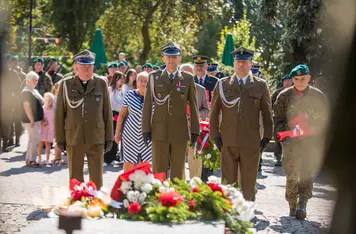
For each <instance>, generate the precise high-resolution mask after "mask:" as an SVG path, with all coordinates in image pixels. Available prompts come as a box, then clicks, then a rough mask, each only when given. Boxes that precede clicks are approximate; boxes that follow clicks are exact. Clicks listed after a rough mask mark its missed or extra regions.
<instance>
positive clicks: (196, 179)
mask: <svg viewBox="0 0 356 234" xmlns="http://www.w3.org/2000/svg"><path fill="white" fill-rule="evenodd" d="M201 183H202V181H201V179H200V178H199V177H193V178H192V179H191V180H190V181H189V185H190V187H191V188H195V187H198V184H201Z"/></svg>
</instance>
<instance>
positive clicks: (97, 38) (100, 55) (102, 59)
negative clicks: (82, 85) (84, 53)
mask: <svg viewBox="0 0 356 234" xmlns="http://www.w3.org/2000/svg"><path fill="white" fill-rule="evenodd" d="M90 51H91V52H93V53H95V55H96V56H95V68H98V67H100V65H101V64H102V63H106V62H107V61H106V55H105V47H104V42H103V35H102V34H101V30H100V29H96V30H95V35H94V39H93V41H92V43H91V46H90Z"/></svg>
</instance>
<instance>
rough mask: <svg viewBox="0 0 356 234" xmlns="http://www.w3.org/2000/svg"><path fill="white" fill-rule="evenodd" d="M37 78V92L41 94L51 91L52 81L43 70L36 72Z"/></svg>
mask: <svg viewBox="0 0 356 234" xmlns="http://www.w3.org/2000/svg"><path fill="white" fill-rule="evenodd" d="M38 76H39V79H38V83H37V86H36V89H37V90H38V92H39V93H40V94H41V95H42V96H43V94H44V93H47V92H52V87H53V83H52V79H51V77H50V76H49V75H48V74H47V73H44V72H42V71H41V72H40V73H38Z"/></svg>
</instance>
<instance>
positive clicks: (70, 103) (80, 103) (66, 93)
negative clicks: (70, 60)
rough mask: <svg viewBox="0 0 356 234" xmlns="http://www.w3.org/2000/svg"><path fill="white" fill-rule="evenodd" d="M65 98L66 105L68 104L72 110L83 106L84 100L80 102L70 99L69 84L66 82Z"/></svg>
mask: <svg viewBox="0 0 356 234" xmlns="http://www.w3.org/2000/svg"><path fill="white" fill-rule="evenodd" d="M63 98H64V103H66V102H67V104H68V106H69V107H70V108H72V109H75V108H78V107H79V106H81V105H82V104H83V101H84V98H82V99H80V100H78V101H73V100H70V99H69V96H68V88H67V83H66V81H65V80H63Z"/></svg>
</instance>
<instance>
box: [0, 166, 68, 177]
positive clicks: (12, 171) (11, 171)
mask: <svg viewBox="0 0 356 234" xmlns="http://www.w3.org/2000/svg"><path fill="white" fill-rule="evenodd" d="M66 168H68V166H67V165H66V164H65V165H63V164H62V165H60V166H51V167H46V166H42V167H40V168H33V167H27V166H23V167H19V168H11V169H9V170H7V171H3V172H1V173H0V176H5V177H8V176H12V175H20V174H25V173H33V172H42V173H44V174H50V173H53V172H57V171H60V170H62V169H66Z"/></svg>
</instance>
